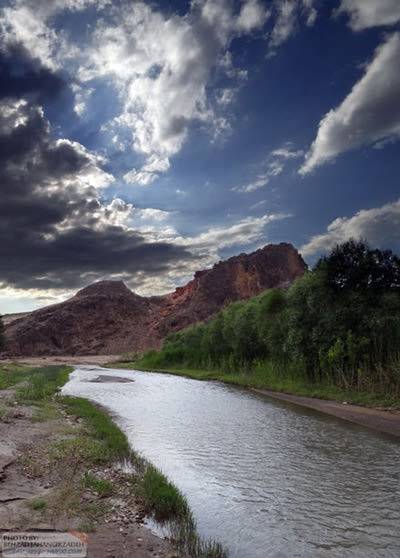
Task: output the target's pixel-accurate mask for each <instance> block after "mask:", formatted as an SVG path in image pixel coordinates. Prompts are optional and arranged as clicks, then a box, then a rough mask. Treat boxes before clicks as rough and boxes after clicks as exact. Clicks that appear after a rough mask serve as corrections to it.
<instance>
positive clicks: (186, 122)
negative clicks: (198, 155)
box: [79, 0, 267, 185]
mask: <svg viewBox="0 0 400 558" xmlns="http://www.w3.org/2000/svg"><path fill="white" fill-rule="evenodd" d="M266 18H267V12H266V10H265V9H264V8H263V6H262V4H261V3H260V2H259V1H258V0H244V1H243V2H242V5H241V8H240V10H239V12H235V11H234V5H233V2H231V1H230V0H204V1H203V0H202V1H200V0H197V1H195V2H193V3H192V9H191V11H190V12H189V13H188V14H186V15H184V16H179V15H176V14H174V15H171V16H169V15H164V14H162V13H161V12H159V11H156V10H155V9H153V8H152V7H151V6H150V5H149V4H146V3H144V2H136V3H133V4H130V5H126V6H125V7H124V9H122V10H120V11H119V12H118V15H117V16H116V17H115V20H114V22H113V23H112V24H111V25H110V24H109V23H107V24H105V23H99V24H98V26H97V28H96V31H95V33H94V35H93V39H92V44H91V46H90V47H89V48H88V50H87V52H86V53H85V63H83V64H82V65H81V67H80V70H79V76H80V79H81V80H82V81H90V80H92V79H94V78H99V77H102V78H105V77H109V78H111V79H112V81H113V83H114V84H115V85H116V88H117V91H118V93H119V95H120V99H121V103H122V112H121V114H120V115H119V116H118V117H116V118H115V119H114V122H113V125H114V127H115V130H116V133H117V134H118V129H119V128H121V127H122V128H124V127H125V128H127V129H129V130H130V131H131V134H132V146H133V149H134V150H135V151H136V152H137V153H139V154H141V155H142V156H143V158H144V163H143V165H142V167H141V168H139V169H137V168H134V169H132V170H131V171H130V172H128V173H127V174H126V175H125V179H126V180H127V181H128V182H130V183H137V184H141V185H146V184H150V183H151V182H152V181H154V180H155V179H156V178H157V176H158V175H159V174H160V173H162V172H165V171H166V170H168V168H169V165H170V158H171V157H172V156H174V155H175V154H177V153H178V152H179V151H180V150H181V148H182V146H183V144H184V142H185V140H186V137H187V134H188V130H189V128H190V126H191V125H192V124H193V123H194V122H196V121H197V122H200V123H203V124H206V125H209V126H212V127H214V129H217V130H220V129H221V127H222V128H224V127H226V123H225V122H223V121H222V120H221V118H219V117H218V115H216V114H215V112H214V110H213V108H212V106H211V105H210V103H209V100H208V95H207V83H208V80H209V77H210V73H211V71H212V70H213V68H215V67H217V66H218V65H219V63H220V62H221V60H222V58H223V56H224V54H226V49H227V47H228V46H229V43H230V41H231V40H232V38H233V37H235V36H239V35H243V34H248V33H251V32H253V31H255V30H257V29H260V28H261V27H262V26H263V24H264V22H265V20H266ZM219 67H220V68H221V67H222V66H221V65H220V66H219ZM227 71H232V64H230V67H229V69H227ZM228 100H229V99H228V97H227V95H225V96H224V97H223V101H224V103H225V104H227V101H228Z"/></svg>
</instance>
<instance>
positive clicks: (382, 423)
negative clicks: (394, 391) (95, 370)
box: [104, 362, 400, 438]
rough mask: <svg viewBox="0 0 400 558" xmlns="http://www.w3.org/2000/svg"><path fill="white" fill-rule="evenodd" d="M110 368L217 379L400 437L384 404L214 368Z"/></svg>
mask: <svg viewBox="0 0 400 558" xmlns="http://www.w3.org/2000/svg"><path fill="white" fill-rule="evenodd" d="M104 366H105V367H106V368H111V369H118V368H120V369H121V370H139V371H142V372H150V373H160V374H171V375H174V376H182V377H185V378H190V379H193V380H198V381H217V382H221V383H223V384H227V385H233V386H237V387H241V388H243V389H246V390H249V391H252V392H254V393H258V394H259V395H263V396H265V397H271V398H273V399H276V400H279V401H284V402H286V403H291V404H293V405H297V406H300V407H305V408H307V409H312V410H314V411H317V412H320V413H323V414H326V415H329V416H333V417H336V418H338V419H341V420H344V421H346V422H351V423H353V424H357V425H358V426H362V427H365V428H369V429H371V430H374V431H376V432H380V433H383V434H388V435H390V436H394V437H396V438H400V410H399V409H394V410H392V409H382V408H381V407H367V406H363V405H356V404H352V403H349V402H347V401H346V400H345V399H343V400H342V401H341V402H340V401H338V400H333V399H320V398H318V397H308V396H304V395H297V394H294V393H286V392H282V391H275V390H272V389H268V388H263V387H255V386H252V385H250V384H247V385H246V384H241V383H240V382H238V381H237V379H236V378H235V377H234V376H230V375H227V377H226V379H224V377H223V375H220V374H218V373H217V372H216V373H213V372H211V371H206V370H204V371H192V373H190V371H185V370H178V369H175V370H174V369H172V370H166V369H160V370H157V369H149V368H144V367H141V366H139V365H134V364H133V363H129V364H127V363H118V362H109V363H107V365H104ZM201 372H202V374H201Z"/></svg>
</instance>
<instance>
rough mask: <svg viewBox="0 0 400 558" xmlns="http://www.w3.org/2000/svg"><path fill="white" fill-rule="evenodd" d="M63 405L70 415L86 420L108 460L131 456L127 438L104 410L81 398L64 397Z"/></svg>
mask: <svg viewBox="0 0 400 558" xmlns="http://www.w3.org/2000/svg"><path fill="white" fill-rule="evenodd" d="M62 403H63V405H64V408H65V409H66V411H67V412H68V413H69V414H71V415H74V416H75V417H78V418H82V419H84V421H85V423H86V424H87V425H88V427H89V428H90V431H91V433H92V435H93V437H94V438H95V440H97V441H99V442H101V443H102V445H103V447H104V450H105V452H106V455H107V458H109V459H118V458H124V457H127V456H129V454H130V452H131V450H130V447H129V443H128V439H127V437H126V436H125V434H124V433H123V432H122V431H121V430H120V429H119V428H118V426H117V425H116V424H114V422H113V421H112V419H111V418H110V417H109V416H108V415H107V414H106V413H105V412H104V411H103V410H102V409H100V408H99V407H98V406H96V405H94V404H93V403H91V402H90V401H88V400H87V399H83V398H81V397H63V398H62Z"/></svg>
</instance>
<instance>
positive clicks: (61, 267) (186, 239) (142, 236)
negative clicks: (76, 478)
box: [0, 99, 284, 299]
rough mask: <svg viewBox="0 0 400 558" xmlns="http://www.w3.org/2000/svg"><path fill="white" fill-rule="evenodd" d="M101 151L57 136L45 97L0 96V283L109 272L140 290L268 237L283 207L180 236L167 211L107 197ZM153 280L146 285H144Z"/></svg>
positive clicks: (33, 283) (75, 284)
mask: <svg viewBox="0 0 400 558" xmlns="http://www.w3.org/2000/svg"><path fill="white" fill-rule="evenodd" d="M105 162H106V161H105V160H104V158H103V157H101V156H100V155H98V154H96V153H94V152H91V151H89V150H87V149H86V148H85V147H84V146H83V145H81V144H79V143H78V142H74V141H71V140H69V139H53V137H52V134H51V127H50V125H49V123H48V121H47V120H46V118H45V117H44V114H43V110H42V109H41V107H39V106H37V105H34V104H31V103H29V102H28V101H27V100H25V99H18V100H17V99H8V100H3V102H2V104H1V105H0V183H1V184H2V203H1V205H0V238H1V239H2V241H1V243H0V286H1V289H2V292H3V293H5V292H13V293H17V294H18V293H19V294H18V296H20V295H21V292H23V291H25V294H29V295H30V296H32V297H36V298H40V297H42V298H43V297H45V298H46V299H49V297H59V296H60V293H61V294H62V295H63V296H65V295H66V294H69V293H71V292H72V291H73V290H75V289H77V288H79V287H82V286H83V285H84V284H88V283H90V282H93V281H96V280H99V279H103V278H105V277H107V278H110V277H114V278H120V279H123V280H125V281H126V282H127V283H128V285H130V286H131V287H133V288H136V289H138V290H139V291H140V292H142V293H144V292H147V293H152V294H155V293H156V292H157V290H159V291H160V292H165V291H166V290H169V289H170V288H172V287H173V286H174V284H176V282H177V281H179V280H183V279H184V278H188V276H190V275H191V274H192V273H193V271H195V270H196V269H199V268H202V267H205V266H209V265H212V264H213V263H214V262H215V261H217V260H218V259H219V250H220V249H222V248H227V247H230V246H236V245H240V244H242V245H246V244H251V243H254V242H260V243H265V231H264V228H265V227H266V226H267V225H268V224H269V223H271V222H273V221H275V220H277V219H281V218H284V216H283V215H280V214H276V215H264V216H263V217H259V218H245V219H242V220H240V221H239V222H237V223H235V224H233V225H230V226H228V227H225V228H224V227H214V228H210V229H209V230H207V231H203V232H200V233H198V234H197V235H191V236H182V235H181V234H179V232H178V231H177V230H176V229H175V228H174V227H173V226H171V224H170V222H169V221H170V216H171V212H168V211H165V210H163V209H159V208H136V207H134V205H133V204H131V203H127V202H125V201H124V200H122V199H119V198H115V199H112V200H104V199H103V194H102V192H103V189H104V187H106V186H107V185H108V184H110V183H111V182H112V180H113V177H112V175H110V174H109V173H107V172H105V171H104V170H103V168H102V167H103V165H104V164H105ZM146 289H147V291H146Z"/></svg>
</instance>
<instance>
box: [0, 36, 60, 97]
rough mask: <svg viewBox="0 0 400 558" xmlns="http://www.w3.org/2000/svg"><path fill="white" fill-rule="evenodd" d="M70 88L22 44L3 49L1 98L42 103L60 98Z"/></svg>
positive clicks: (0, 70)
mask: <svg viewBox="0 0 400 558" xmlns="http://www.w3.org/2000/svg"><path fill="white" fill-rule="evenodd" d="M67 88H68V84H67V82H66V81H65V79H64V78H63V77H62V76H61V75H60V74H59V73H56V72H54V71H52V70H50V69H48V68H44V67H43V66H42V65H41V63H40V62H39V60H35V59H33V58H32V57H31V56H30V54H29V53H28V51H27V50H26V49H25V48H24V47H23V46H22V45H20V44H18V43H15V44H12V45H7V46H5V45H3V46H2V48H0V99H1V98H5V97H13V98H21V97H27V98H30V99H31V100H32V101H36V102H38V103H39V104H42V103H44V102H46V101H48V100H51V99H55V98H57V97H58V96H59V95H60V94H61V93H62V92H63V91H64V90H65V89H67Z"/></svg>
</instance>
